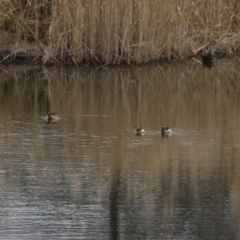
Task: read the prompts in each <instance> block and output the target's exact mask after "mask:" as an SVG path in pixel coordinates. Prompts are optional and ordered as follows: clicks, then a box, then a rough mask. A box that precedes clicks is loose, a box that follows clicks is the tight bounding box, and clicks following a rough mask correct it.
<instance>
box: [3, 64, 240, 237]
mask: <svg viewBox="0 0 240 240" xmlns="http://www.w3.org/2000/svg"><path fill="white" fill-rule="evenodd" d="M237 66H238V62H237V61H232V62H227V61H219V62H216V63H215V64H214V67H213V68H211V69H210V70H209V69H205V68H203V67H202V66H201V65H196V66H195V65H193V64H188V63H187V64H182V65H177V64H176V65H174V64H172V65H157V66H146V67H142V68H138V67H136V68H121V69H115V68H112V69H111V68H110V69H109V68H108V69H106V68H98V69H92V70H89V69H79V70H76V69H46V68H36V69H32V68H30V69H28V68H25V69H24V70H23V69H22V68H18V67H12V69H11V68H5V67H2V69H3V70H2V71H1V73H0V74H1V81H0V106H1V112H2V114H1V115H0V156H1V161H0V190H1V195H0V215H1V219H2V220H1V225H0V238H1V239H38V238H39V239H44V238H47V239H63V238H71V239H81V238H87V239H133V238H138V239H175V238H176V239H228V238H230V239H238V238H239V237H240V236H239V214H238V212H239V211H238V209H239V206H240V202H239V200H238V199H239V198H238V195H239V194H238V192H239V191H238V183H239V177H238V175H239V174H238V171H239V170H238V169H239V166H240V164H239V162H240V161H239V156H240V154H239V153H240V151H239V142H240V134H239V131H238V126H239V124H240V123H239V119H240V118H239V111H238V109H239V103H240V101H239V94H238V92H239V83H238V77H239V70H238V67H237ZM48 111H54V112H56V113H57V115H58V116H59V118H60V120H59V121H57V122H56V123H55V124H46V122H44V121H43V118H44V117H45V115H46V112H48ZM162 123H167V124H168V125H169V126H171V129H172V131H173V132H172V133H171V136H170V135H164V136H162V132H161V127H162ZM136 125H139V126H142V127H144V129H145V133H144V134H142V135H141V136H139V135H137V136H136V131H135V128H134V127H135V126H136Z"/></svg>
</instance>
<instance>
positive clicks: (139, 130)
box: [135, 126, 145, 134]
mask: <svg viewBox="0 0 240 240" xmlns="http://www.w3.org/2000/svg"><path fill="white" fill-rule="evenodd" d="M135 129H136V134H141V133H144V132H145V130H144V129H143V128H140V127H138V126H135Z"/></svg>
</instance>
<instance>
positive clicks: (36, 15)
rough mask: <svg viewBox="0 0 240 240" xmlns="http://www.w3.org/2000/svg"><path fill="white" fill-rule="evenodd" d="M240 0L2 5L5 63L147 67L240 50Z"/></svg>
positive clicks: (0, 41) (40, 0)
mask: <svg viewBox="0 0 240 240" xmlns="http://www.w3.org/2000/svg"><path fill="white" fill-rule="evenodd" d="M239 15H240V3H239V2H238V1H237V0H235V1H230V0H223V1H214V0H210V1H201V0H195V1H190V0H189V1H188V0H185V1H184V0H182V1H178V2H177V1H175V0H170V1H169V0H163V1H161V3H159V1H158V0H151V1H150V0H149V1H139V0H133V1H127V0H123V1H115V0H113V1H112V0H99V1H87V2H84V1H77V0H76V1H67V0H61V1H47V0H35V1H33V0H28V1H27V0H23V1H18V2H15V1H13V0H5V1H1V2H0V53H1V54H0V63H7V62H15V61H18V62H25V63H29V64H75V65H78V64H82V63H90V64H113V65H119V64H123V63H126V64H142V63H151V62H156V61H171V60H183V59H186V58H190V57H201V56H203V55H205V54H209V53H210V54H212V55H217V56H221V57H231V56H234V55H239V53H240V47H239V46H240V30H239V29H240V19H239V17H238V16H239Z"/></svg>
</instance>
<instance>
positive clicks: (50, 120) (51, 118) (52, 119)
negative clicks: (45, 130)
mask: <svg viewBox="0 0 240 240" xmlns="http://www.w3.org/2000/svg"><path fill="white" fill-rule="evenodd" d="M57 120H58V117H57V115H56V113H54V112H47V116H46V121H47V123H54V122H56V121H57Z"/></svg>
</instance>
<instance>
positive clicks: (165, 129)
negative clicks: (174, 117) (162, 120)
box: [161, 124, 172, 134]
mask: <svg viewBox="0 0 240 240" xmlns="http://www.w3.org/2000/svg"><path fill="white" fill-rule="evenodd" d="M161 132H162V134H164V133H171V132H172V130H171V129H170V127H168V126H165V125H164V124H163V125H162V129H161Z"/></svg>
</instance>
